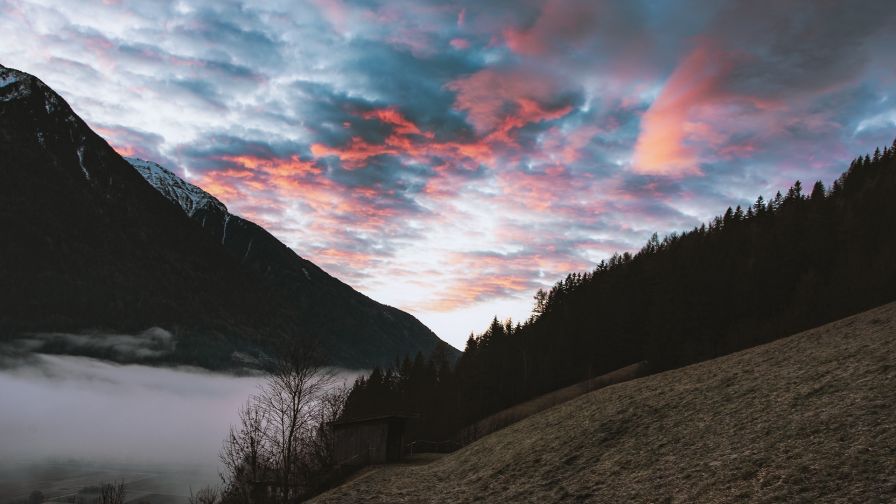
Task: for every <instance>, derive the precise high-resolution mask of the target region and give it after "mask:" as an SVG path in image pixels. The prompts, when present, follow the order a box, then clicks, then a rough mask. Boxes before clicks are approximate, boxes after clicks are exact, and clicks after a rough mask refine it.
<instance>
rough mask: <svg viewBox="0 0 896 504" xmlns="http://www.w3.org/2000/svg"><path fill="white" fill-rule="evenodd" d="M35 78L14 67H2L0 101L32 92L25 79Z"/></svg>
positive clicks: (0, 72) (0, 70) (0, 73)
mask: <svg viewBox="0 0 896 504" xmlns="http://www.w3.org/2000/svg"><path fill="white" fill-rule="evenodd" d="M28 78H33V77H31V76H30V75H28V74H26V73H22V72H20V71H18V70H13V69H12V68H5V67H3V68H0V101H10V100H14V99H16V98H22V97H25V96H28V95H30V94H31V87H30V86H28V85H27V84H26V83H25V82H24V81H25V80H27V79H28Z"/></svg>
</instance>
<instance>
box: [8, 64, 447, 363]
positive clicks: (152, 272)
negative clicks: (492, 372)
mask: <svg viewBox="0 0 896 504" xmlns="http://www.w3.org/2000/svg"><path fill="white" fill-rule="evenodd" d="M136 164H137V165H139V166H136V167H135V166H133V165H132V164H131V163H128V161H126V160H125V159H123V158H122V157H121V156H119V155H118V154H117V153H116V152H115V150H114V149H112V148H111V147H110V146H109V144H108V143H106V141H105V140H103V139H102V138H101V137H99V136H98V135H97V134H96V133H95V132H93V131H92V130H91V129H90V128H89V126H87V124H85V123H84V121H82V120H81V119H80V118H79V117H78V116H77V115H76V114H75V113H74V112H73V111H72V110H71V108H70V107H69V105H68V104H67V103H66V102H65V100H63V99H62V98H61V97H60V96H59V95H57V94H56V93H55V92H53V90H52V89H50V88H49V87H48V86H46V85H45V84H44V83H43V82H41V81H40V80H39V79H37V78H35V77H33V76H31V75H28V74H25V73H23V72H19V71H17V70H13V69H8V68H4V67H0V229H2V230H3V233H4V237H5V238H4V239H3V240H0V286H2V289H0V342H2V341H3V340H5V339H10V338H20V337H23V336H24V335H27V334H32V333H46V332H66V333H82V332H85V331H88V332H92V333H96V332H99V333H118V334H137V333H139V332H141V331H144V330H145V329H147V328H149V327H161V328H163V329H165V330H167V331H170V332H171V333H173V334H175V337H176V338H177V345H176V351H175V353H174V354H173V355H168V356H164V357H160V358H159V359H167V361H168V362H183V363H190V364H198V365H203V366H208V367H219V366H228V365H233V364H232V363H231V364H228V362H230V359H231V355H232V354H234V352H243V353H250V354H251V353H255V352H258V351H265V349H266V348H271V347H273V346H275V345H276V344H277V342H278V341H280V340H282V339H285V338H313V339H317V340H319V341H320V342H321V345H322V347H323V350H324V351H325V352H326V356H327V358H328V360H329V362H330V363H332V364H338V365H342V366H350V367H372V366H374V365H382V364H385V363H387V362H392V361H393V360H394V358H395V357H396V356H397V355H404V354H408V353H416V352H417V351H422V352H424V353H426V352H428V351H430V350H431V349H432V348H433V347H434V346H435V345H436V344H437V343H438V342H439V340H438V338H436V336H435V335H434V334H433V333H432V332H431V331H430V330H429V329H427V328H426V327H425V326H424V325H423V324H421V323H420V322H419V321H418V320H416V319H415V318H413V317H412V316H410V315H408V314H407V313H404V312H402V311H400V310H397V309H395V308H391V307H388V306H384V305H382V304H380V303H377V302H375V301H373V300H371V299H369V298H367V297H366V296H363V295H362V294H360V293H358V292H356V291H355V290H353V289H352V288H351V287H349V286H348V285H346V284H344V283H342V282H340V281H339V280H337V279H335V278H333V277H331V276H330V275H328V274H327V273H326V272H324V271H323V270H321V269H320V268H318V267H317V266H315V265H314V264H312V263H311V262H310V261H307V260H305V259H302V258H301V257H299V256H297V255H296V254H295V253H294V252H293V251H292V250H291V249H289V248H288V247H286V246H285V245H283V244H282V243H280V242H279V241H277V239H276V238H274V237H273V236H272V235H270V233H268V232H267V231H265V230H264V229H262V228H261V227H259V226H257V225H255V224H254V223H252V222H250V221H247V220H245V219H241V218H239V217H237V216H233V215H231V214H230V213H228V212H227V209H226V207H225V206H224V205H223V204H222V203H221V202H220V201H218V200H217V199H215V198H214V197H212V196H210V195H209V194H208V193H206V192H204V191H202V190H201V189H199V188H198V187H196V186H194V185H192V184H188V183H187V182H185V181H183V180H181V179H180V178H179V177H177V176H175V175H174V174H173V173H172V172H170V171H168V170H165V169H164V168H162V167H160V166H158V165H155V164H154V163H145V162H144V163H140V162H137V163H136ZM147 181H149V183H147ZM88 350H89V349H88ZM88 350H84V351H85V352H87V351H88ZM98 356H100V357H109V356H105V355H98Z"/></svg>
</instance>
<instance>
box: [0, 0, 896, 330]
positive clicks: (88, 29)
mask: <svg viewBox="0 0 896 504" xmlns="http://www.w3.org/2000/svg"><path fill="white" fill-rule="evenodd" d="M0 34H2V41H3V43H2V44H0V63H2V64H3V65H6V66H10V67H14V68H18V69H21V70H24V71H27V72H29V73H33V74H35V75H37V76H38V77H40V78H41V79H43V80H44V81H45V82H47V83H48V84H49V85H50V86H52V87H53V88H54V89H56V90H57V91H58V92H60V93H61V94H62V95H63V97H64V98H66V99H67V100H68V101H69V102H70V103H71V104H72V105H73V107H74V108H75V110H76V111H77V112H78V113H79V114H80V115H81V116H82V117H83V118H84V119H85V120H87V122H88V123H89V124H90V125H91V126H92V127H93V128H94V129H96V130H97V131H98V132H99V133H100V134H102V135H103V136H105V137H106V138H107V139H108V140H109V142H110V143H111V144H112V145H113V146H114V147H115V148H116V149H117V150H118V151H119V152H121V153H122V154H127V155H135V156H138V157H142V158H146V159H150V160H154V161H157V162H159V163H161V164H163V165H165V166H167V167H169V168H171V169H173V170H174V171H176V172H178V173H179V174H181V175H183V176H184V177H185V178H186V179H188V180H190V181H191V182H194V183H196V184H198V185H200V186H202V187H203V188H205V189H206V190H208V191H209V192H211V193H213V194H215V195H216V196H218V197H219V198H220V199H221V200H222V201H223V202H224V203H226V204H227V205H228V207H229V208H230V210H231V211H233V212H234V213H237V214H241V215H243V216H246V217H248V218H250V219H252V220H255V221H256V222H258V223H259V224H262V225H264V226H265V227H267V228H268V229H269V230H270V231H271V232H273V233H274V234H275V235H276V236H277V237H279V238H280V239H281V240H283V241H284V242H285V243H287V244H288V245H290V246H291V247H293V248H294V249H295V250H296V251H297V252H298V253H299V254H300V255H302V256H304V257H306V258H308V259H310V260H312V261H313V262H315V263H317V264H318V265H320V266H322V267H323V268H324V269H326V270H327V271H329V272H330V273H332V274H334V275H335V276H337V277H339V278H341V279H342V280H344V281H346V282H348V283H349V284H351V285H352V286H354V287H355V288H357V289H359V290H361V291H362V292H364V293H366V294H368V295H370V296H372V297H373V298H375V299H377V300H379V301H382V302H385V303H388V304H392V305H395V306H398V307H400V308H403V309H405V310H408V311H410V312H411V313H413V314H415V315H416V316H418V317H419V318H420V319H421V320H422V321H423V322H424V323H426V324H428V325H429V326H430V327H431V328H433V330H435V331H436V332H437V333H438V334H439V335H440V336H441V337H443V338H445V339H446V340H448V341H449V342H451V343H453V344H455V345H456V346H462V344H463V340H464V339H465V336H466V335H467V334H469V332H470V331H472V330H476V331H479V330H482V329H484V328H485V326H486V324H487V322H488V320H489V319H490V318H491V316H492V315H498V316H499V317H501V318H505V317H507V316H513V317H514V318H515V319H519V318H525V317H526V316H527V315H528V314H529V310H530V308H531V305H532V303H531V298H532V295H533V293H534V291H535V290H536V289H537V288H539V287H541V286H548V285H550V284H552V283H553V282H554V281H556V280H558V279H560V278H561V277H562V276H564V275H565V274H566V273H568V272H571V271H575V270H583V269H590V268H592V267H593V265H594V264H595V263H596V262H598V261H599V260H601V259H603V258H605V257H608V256H609V255H610V254H612V253H613V252H614V251H622V250H633V249H637V248H640V245H641V244H642V243H643V242H644V241H645V240H646V238H647V237H648V236H649V235H650V234H651V233H653V232H655V231H656V232H659V233H660V234H661V235H662V234H663V233H666V232H670V231H674V230H682V229H687V228H691V227H693V226H695V225H698V224H699V223H700V222H701V221H702V220H706V219H707V218H709V217H711V216H713V215H715V214H718V213H721V212H723V211H724V210H725V208H727V207H728V206H729V205H731V206H733V205H737V204H742V205H743V204H747V203H749V202H751V201H752V200H754V199H755V198H756V196H757V195H759V194H764V195H766V196H768V195H771V194H774V192H775V191H777V190H779V189H785V188H786V187H788V186H789V185H790V184H791V183H792V182H793V181H794V180H796V179H801V180H803V181H804V182H806V183H811V182H814V181H815V180H818V179H821V180H823V181H824V182H825V183H829V182H830V181H831V180H833V178H835V177H836V175H837V174H838V173H839V172H841V171H842V170H844V169H845V168H846V165H847V164H848V162H849V160H850V159H851V158H853V157H855V156H856V155H858V154H863V153H865V152H867V151H869V150H873V148H874V146H875V145H884V144H889V143H890V142H892V140H893V137H894V136H896V56H894V50H893V48H894V47H896V36H894V34H896V9H894V8H893V5H892V4H891V3H890V2H886V1H883V0H882V1H877V2H874V1H853V2H842V1H825V0H818V1H806V2H787V1H780V0H750V1H747V0H742V1H727V2H726V1H715V0H712V1H711V0H701V1H697V0H682V1H675V2H672V1H669V2H662V1H643V0H620V1H618V2H614V1H598V0H583V1H575V0H531V1H530V0H494V1H489V2H481V1H467V0H461V1H444V2H427V1H423V0H390V1H377V0H363V1H349V0H310V1H307V2H304V3H303V2H300V1H295V0H288V1H287V0H283V1H270V2H257V3H256V2H241V1H232V0H199V1H187V0H184V1H171V2H166V1H151V2H147V1H136V0H135V1H128V0H117V1H116V0H105V1H78V2H71V1H69V0H34V1H30V0H0Z"/></svg>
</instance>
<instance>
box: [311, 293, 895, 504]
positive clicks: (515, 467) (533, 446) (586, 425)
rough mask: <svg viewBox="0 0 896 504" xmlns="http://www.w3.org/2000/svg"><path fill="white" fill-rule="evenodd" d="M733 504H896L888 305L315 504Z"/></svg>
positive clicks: (621, 388) (569, 406)
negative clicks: (480, 503)
mask: <svg viewBox="0 0 896 504" xmlns="http://www.w3.org/2000/svg"><path fill="white" fill-rule="evenodd" d="M744 501H746V502H768V503H771V502H784V501H786V502H817V501H824V502H894V501H896V303H891V304H888V305H885V306H882V307H879V308H876V309H873V310H870V311H867V312H864V313H862V314H859V315H856V316H853V317H850V318H847V319H843V320H841V321H838V322H834V323H832V324H828V325H825V326H822V327H820V328H817V329H812V330H809V331H806V332H803V333H800V334H797V335H794V336H791V337H789V338H785V339H782V340H778V341H775V342H772V343H769V344H767V345H763V346H760V347H756V348H752V349H749V350H745V351H743V352H739V353H736V354H732V355H729V356H726V357H722V358H719V359H715V360H712V361H708V362H704V363H700V364H696V365H693V366H689V367H686V368H682V369H678V370H674V371H669V372H666V373H662V374H658V375H654V376H649V377H646V378H641V379H638V380H634V381H630V382H626V383H621V384H618V385H613V386H610V387H607V388H604V389H601V390H598V391H595V392H592V393H590V394H586V395H584V396H582V397H579V398H577V399H574V400H572V401H570V402H567V403H564V404H561V405H559V406H557V407H555V408H552V409H550V410H547V411H544V412H542V413H539V414H537V415H534V416H532V417H530V418H527V419H525V420H523V421H521V422H519V423H516V424H514V425H512V426H510V427H508V428H506V429H504V430H501V431H499V432H496V433H494V434H491V435H489V436H487V437H485V438H483V439H480V440H479V441H477V442H475V443H473V444H471V445H469V446H467V447H466V448H464V449H462V450H460V451H458V452H455V453H453V454H451V455H449V456H446V457H444V458H442V459H439V460H436V461H434V462H432V463H430V464H427V465H423V466H394V467H390V466H385V467H382V468H380V469H379V470H377V471H375V472H373V473H371V474H369V475H367V476H366V477H364V478H360V479H358V480H355V481H352V482H350V483H348V484H346V485H343V486H341V487H339V488H336V489H334V490H331V491H330V492H328V493H326V494H324V495H322V496H319V497H318V498H317V499H315V500H314V501H313V502H317V503H337V502H358V503H373V502H408V503H411V502H413V503H417V502H421V503H422V502H539V503H545V502H744Z"/></svg>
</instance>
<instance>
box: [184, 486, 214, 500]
mask: <svg viewBox="0 0 896 504" xmlns="http://www.w3.org/2000/svg"><path fill="white" fill-rule="evenodd" d="M187 502H188V503H189V504H220V503H221V493H220V492H218V489H216V488H213V487H210V486H206V487H202V488H200V489H199V490H198V491H197V492H196V493H195V494H194V493H193V489H192V488H191V489H190V497H189V498H188V499H187Z"/></svg>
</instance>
